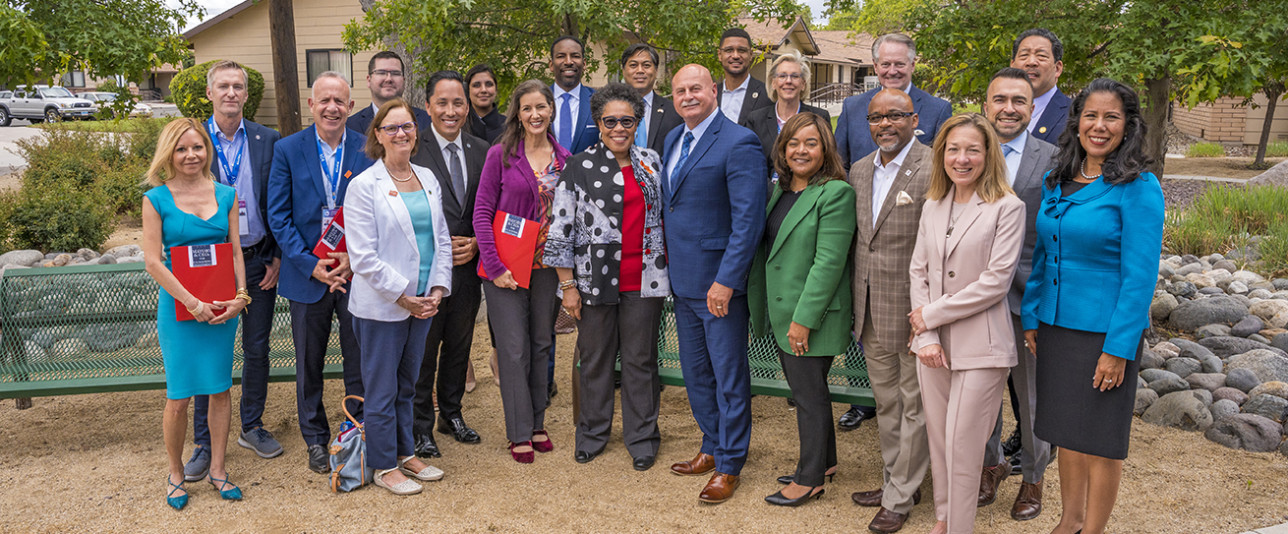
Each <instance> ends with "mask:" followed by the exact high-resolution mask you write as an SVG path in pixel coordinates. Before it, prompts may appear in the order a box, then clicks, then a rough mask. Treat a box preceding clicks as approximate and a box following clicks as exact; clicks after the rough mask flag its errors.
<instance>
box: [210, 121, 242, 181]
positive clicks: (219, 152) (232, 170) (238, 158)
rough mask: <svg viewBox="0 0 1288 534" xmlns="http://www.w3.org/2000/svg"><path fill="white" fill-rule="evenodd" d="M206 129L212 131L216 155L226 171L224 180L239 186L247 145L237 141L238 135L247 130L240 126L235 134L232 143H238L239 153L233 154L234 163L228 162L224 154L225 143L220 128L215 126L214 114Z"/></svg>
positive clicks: (221, 167)
mask: <svg viewBox="0 0 1288 534" xmlns="http://www.w3.org/2000/svg"><path fill="white" fill-rule="evenodd" d="M206 129H207V130H209V131H210V139H211V140H212V141H214V143H213V144H214V145H215V156H217V157H218V158H219V167H220V169H221V170H223V172H224V181H226V182H228V185H231V186H233V187H237V176H238V173H239V172H240V171H241V164H242V155H243V154H244V153H245V152H246V145H245V144H241V143H238V142H237V136H238V135H245V132H246V130H245V129H243V128H238V129H237V133H234V134H233V138H232V144H234V145H237V155H235V156H233V164H232V165H229V164H228V157H227V156H225V155H224V149H223V143H221V142H220V141H219V137H218V135H219V134H218V130H217V129H216V127H215V118H214V117H213V116H212V117H210V120H208V121H206Z"/></svg>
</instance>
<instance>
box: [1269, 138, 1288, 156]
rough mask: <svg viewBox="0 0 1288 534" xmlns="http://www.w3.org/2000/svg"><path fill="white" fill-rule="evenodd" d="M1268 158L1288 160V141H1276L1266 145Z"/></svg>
mask: <svg viewBox="0 0 1288 534" xmlns="http://www.w3.org/2000/svg"><path fill="white" fill-rule="evenodd" d="M1266 157H1267V158H1288V141H1275V142H1273V143H1267V144H1266Z"/></svg>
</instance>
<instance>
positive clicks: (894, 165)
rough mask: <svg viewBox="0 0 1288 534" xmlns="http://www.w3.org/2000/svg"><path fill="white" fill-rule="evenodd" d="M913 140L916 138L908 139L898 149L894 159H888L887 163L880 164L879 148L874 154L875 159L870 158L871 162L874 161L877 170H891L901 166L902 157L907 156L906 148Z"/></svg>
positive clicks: (909, 147)
mask: <svg viewBox="0 0 1288 534" xmlns="http://www.w3.org/2000/svg"><path fill="white" fill-rule="evenodd" d="M915 141H916V139H910V140H908V144H906V145H903V150H900V151H899V154H898V155H896V156H895V157H894V159H892V160H890V163H889V164H887V165H882V164H881V150H880V149H878V150H877V153H876V155H875V156H874V158H875V159H873V160H872V162H873V163H875V164H876V166H877V171H886V170H893V169H898V168H900V167H903V159H904V158H906V157H908V150H910V149H911V148H912V143H914V142H915Z"/></svg>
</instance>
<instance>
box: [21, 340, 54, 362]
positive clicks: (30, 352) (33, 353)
mask: <svg viewBox="0 0 1288 534" xmlns="http://www.w3.org/2000/svg"><path fill="white" fill-rule="evenodd" d="M22 347H23V348H24V349H26V351H25V352H26V357H27V363H38V362H43V361H45V360H47V359H49V357H48V355H47V354H46V352H45V349H44V348H42V347H41V346H40V345H38V344H36V342H34V341H28V342H26V343H23V344H22Z"/></svg>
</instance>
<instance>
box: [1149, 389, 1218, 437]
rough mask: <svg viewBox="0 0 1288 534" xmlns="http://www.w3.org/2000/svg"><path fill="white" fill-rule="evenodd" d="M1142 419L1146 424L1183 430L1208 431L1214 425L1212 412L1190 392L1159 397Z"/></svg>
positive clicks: (1177, 392) (1179, 392) (1178, 392)
mask: <svg viewBox="0 0 1288 534" xmlns="http://www.w3.org/2000/svg"><path fill="white" fill-rule="evenodd" d="M1141 419H1143V420H1144V421H1145V422H1146V423H1150V424H1155V425H1159V426H1167V427H1172V428H1179V429H1181V430H1206V429H1207V428H1208V427H1209V426H1211V425H1212V412H1209V411H1208V409H1207V408H1205V407H1204V406H1203V401H1202V400H1200V399H1199V398H1197V397H1195V396H1194V395H1192V394H1190V392H1188V391H1176V392H1172V393H1168V394H1166V395H1163V396H1161V397H1159V398H1158V400H1157V401H1155V402H1154V403H1153V404H1152V405H1150V407H1149V408H1148V409H1146V410H1145V414H1144V415H1143V416H1142V417H1141Z"/></svg>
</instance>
